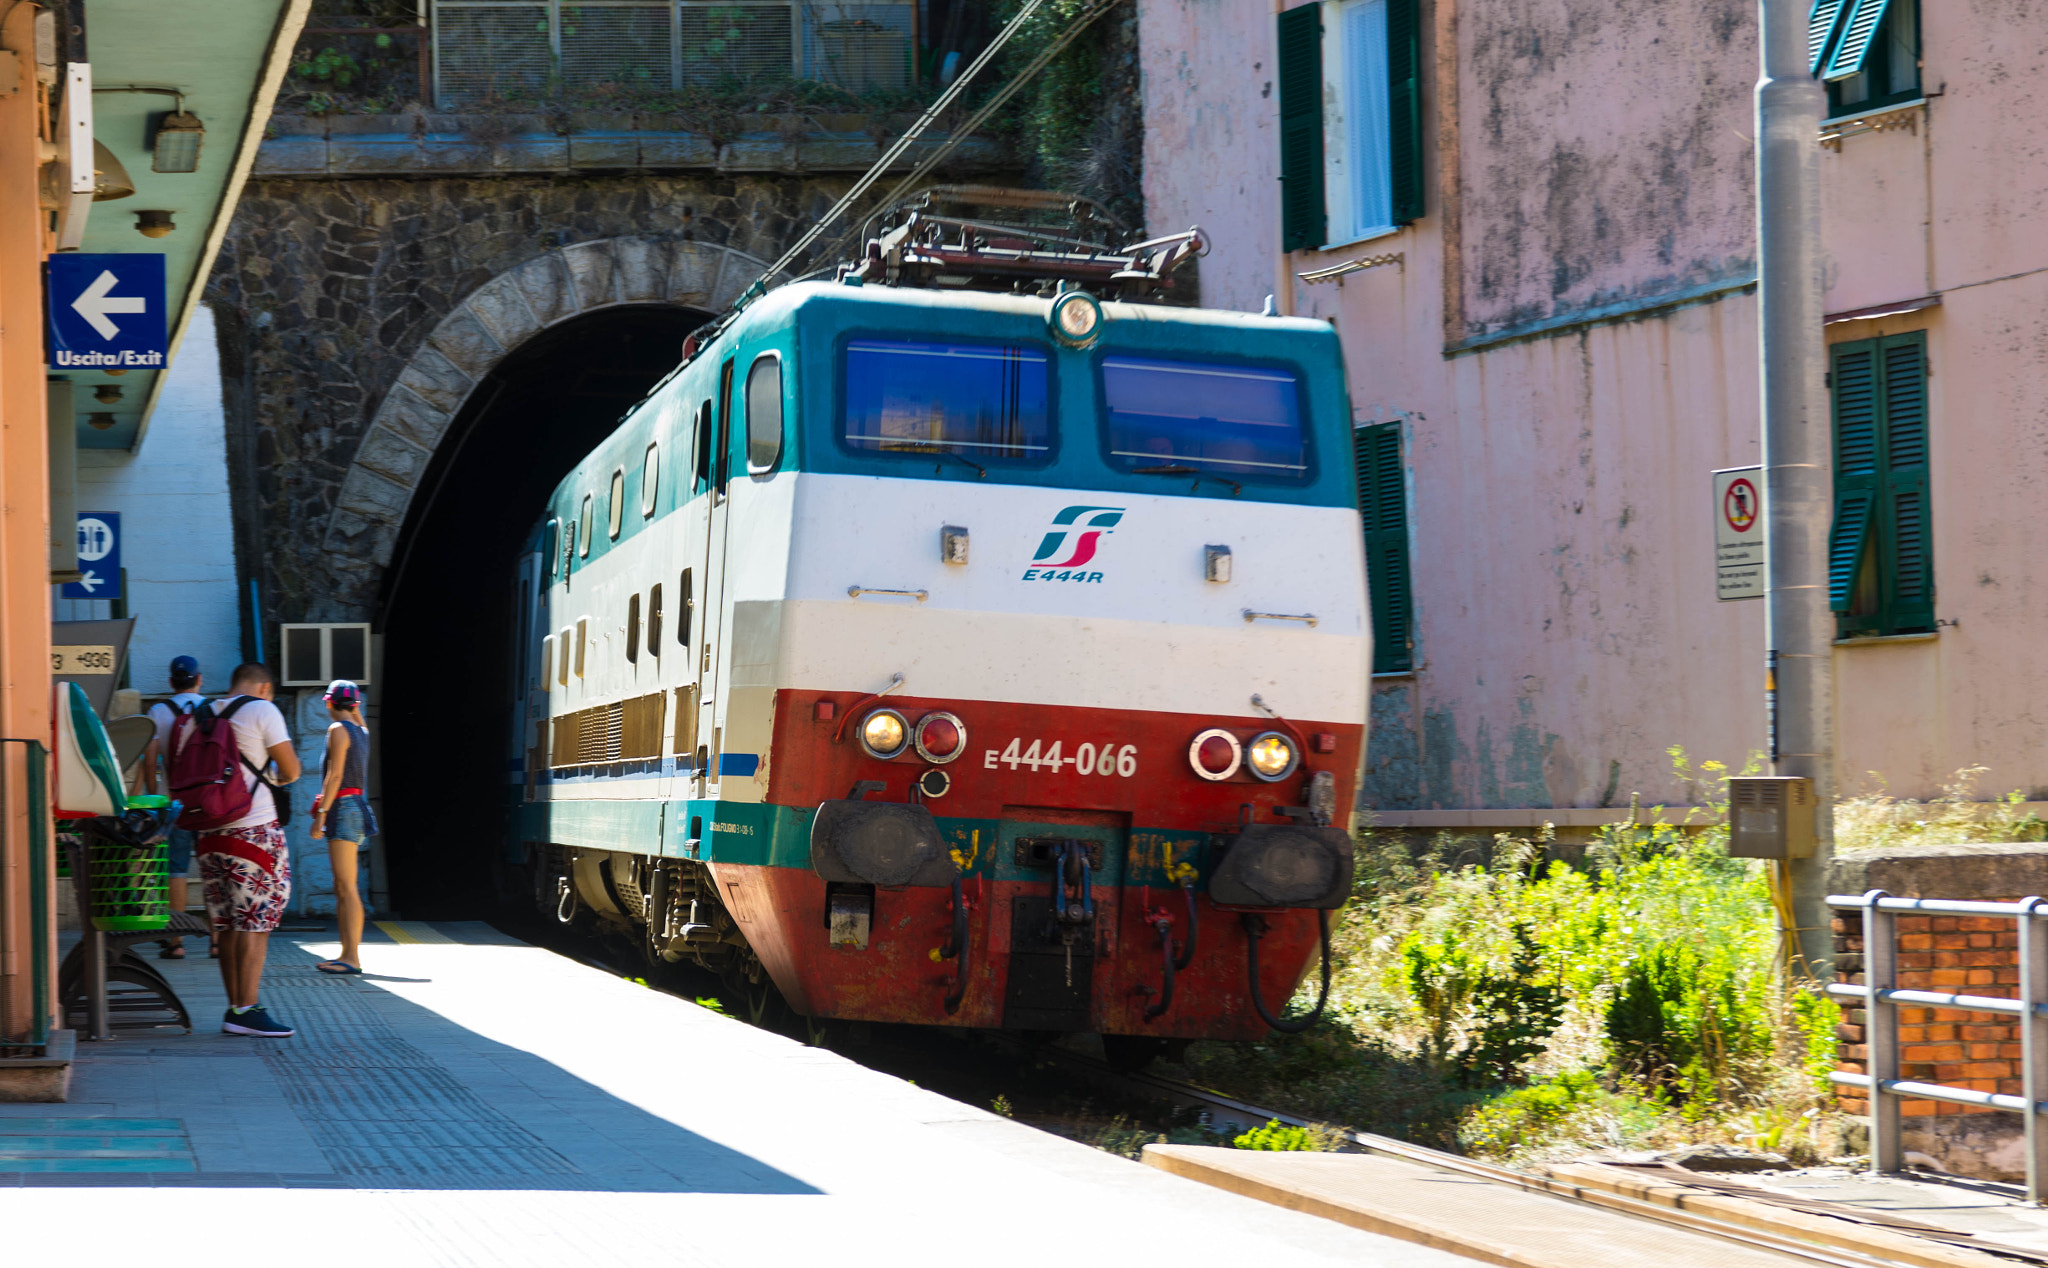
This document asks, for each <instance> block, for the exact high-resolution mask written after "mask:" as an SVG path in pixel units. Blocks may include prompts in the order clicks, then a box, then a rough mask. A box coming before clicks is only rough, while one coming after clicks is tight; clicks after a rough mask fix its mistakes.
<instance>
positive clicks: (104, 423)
mask: <svg viewBox="0 0 2048 1268" xmlns="http://www.w3.org/2000/svg"><path fill="white" fill-rule="evenodd" d="M85 425H86V426H87V427H90V428H92V429H93V430H94V431H106V430H107V429H108V428H110V427H112V426H113V425H114V416H113V415H112V414H87V415H86V416H85Z"/></svg>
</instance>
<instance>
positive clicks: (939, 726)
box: [910, 713, 967, 766]
mask: <svg viewBox="0 0 2048 1268" xmlns="http://www.w3.org/2000/svg"><path fill="white" fill-rule="evenodd" d="M910 742H911V743H912V744H913V745H915V746H916V748H917V755H918V756H919V757H922V758H923V759H924V760H926V761H927V762H930V763H931V764H932V765H934V766H944V765H945V764H946V763H947V762H950V761H952V760H953V759H954V758H956V757H958V756H960V755H961V754H962V753H964V752H966V751H967V724H966V723H965V722H962V721H961V720H960V719H959V718H957V717H955V716H954V715H953V714H950V713H927V714H925V715H924V716H923V717H921V718H919V719H918V720H917V729H916V730H915V731H913V732H911V735H910Z"/></svg>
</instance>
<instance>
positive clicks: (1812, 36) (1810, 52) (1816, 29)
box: [1806, 0, 1853, 75]
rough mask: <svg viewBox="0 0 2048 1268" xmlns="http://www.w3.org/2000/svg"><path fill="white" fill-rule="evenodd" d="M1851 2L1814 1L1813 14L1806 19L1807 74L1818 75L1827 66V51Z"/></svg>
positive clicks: (1842, 0) (1848, 0) (1838, 0)
mask: <svg viewBox="0 0 2048 1268" xmlns="http://www.w3.org/2000/svg"><path fill="white" fill-rule="evenodd" d="M1852 2H1853V0H1814V6H1813V13H1812V14H1811V15H1809V16H1808V18H1807V19H1806V60H1807V66H1808V73H1810V74H1814V75H1818V74H1820V68H1821V67H1822V66H1825V65H1826V64H1827V60H1828V49H1829V48H1831V47H1833V45H1834V42H1835V31H1836V29H1837V28H1839V27H1840V26H1841V25H1842V11H1843V10H1845V9H1847V8H1849V6H1850V4H1851V3H1852Z"/></svg>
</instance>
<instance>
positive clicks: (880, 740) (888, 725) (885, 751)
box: [860, 709, 910, 757]
mask: <svg viewBox="0 0 2048 1268" xmlns="http://www.w3.org/2000/svg"><path fill="white" fill-rule="evenodd" d="M909 738H910V728H909V727H908V726H907V725H905V723H904V721H903V715H902V714H900V713H898V712H896V711H895V710H894V709H877V710H875V711H874V712H873V713H870V714H869V715H868V716H867V718H866V719H865V720H864V721H862V722H861V724H860V745H861V747H862V748H864V749H866V750H867V751H868V754H869V755H870V756H872V757H894V756H896V755H897V754H898V753H901V752H902V751H903V742H904V741H905V740H907V739H909Z"/></svg>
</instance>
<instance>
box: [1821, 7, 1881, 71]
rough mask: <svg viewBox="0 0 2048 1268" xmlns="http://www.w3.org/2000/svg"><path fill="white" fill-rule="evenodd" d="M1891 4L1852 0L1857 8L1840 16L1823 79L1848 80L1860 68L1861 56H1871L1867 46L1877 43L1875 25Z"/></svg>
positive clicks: (1877, 26)
mask: <svg viewBox="0 0 2048 1268" xmlns="http://www.w3.org/2000/svg"><path fill="white" fill-rule="evenodd" d="M1890 3H1891V0H1855V6H1856V7H1855V8H1853V9H1850V10H1849V12H1848V14H1847V15H1846V16H1844V17H1843V18H1842V37H1841V41H1840V42H1839V43H1837V44H1836V45H1835V51H1834V54H1833V55H1832V56H1831V57H1829V58H1828V66H1827V69H1826V70H1825V71H1823V72H1822V73H1821V78H1822V79H1847V78H1848V77H1849V76H1851V75H1853V74H1855V73H1856V72H1857V71H1859V70H1862V69H1863V59H1864V58H1866V57H1868V56H1870V46H1871V45H1872V44H1874V43H1876V42H1877V32H1878V28H1879V27H1881V26H1883V25H1884V13H1885V10H1886V9H1887V8H1888V7H1890ZM1809 38H1810V37H1809Z"/></svg>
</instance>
